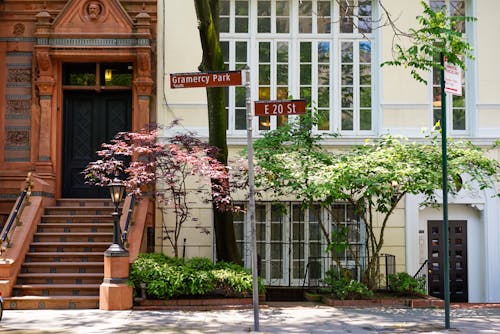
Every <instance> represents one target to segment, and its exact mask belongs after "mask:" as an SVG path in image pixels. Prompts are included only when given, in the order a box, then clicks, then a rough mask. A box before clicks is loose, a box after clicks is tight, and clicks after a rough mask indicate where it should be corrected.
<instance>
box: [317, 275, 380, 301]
mask: <svg viewBox="0 0 500 334" xmlns="http://www.w3.org/2000/svg"><path fill="white" fill-rule="evenodd" d="M323 281H324V283H326V284H327V285H328V287H327V288H325V289H324V291H325V292H327V293H330V294H332V295H333V296H335V297H336V298H338V299H340V300H344V299H364V298H370V297H372V296H373V292H372V291H371V290H370V289H368V287H367V286H366V285H365V284H363V283H361V282H358V281H356V280H354V279H352V278H351V277H350V275H349V272H345V271H338V270H328V271H327V272H326V273H325V278H324V280H323Z"/></svg>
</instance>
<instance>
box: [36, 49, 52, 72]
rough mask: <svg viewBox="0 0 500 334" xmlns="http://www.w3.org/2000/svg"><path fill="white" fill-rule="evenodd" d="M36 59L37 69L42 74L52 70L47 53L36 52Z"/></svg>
mask: <svg viewBox="0 0 500 334" xmlns="http://www.w3.org/2000/svg"><path fill="white" fill-rule="evenodd" d="M36 59H37V63H38V68H39V69H40V71H42V72H49V71H50V70H51V68H52V66H51V61H50V56H49V53H48V52H41V51H40V52H37V54H36Z"/></svg>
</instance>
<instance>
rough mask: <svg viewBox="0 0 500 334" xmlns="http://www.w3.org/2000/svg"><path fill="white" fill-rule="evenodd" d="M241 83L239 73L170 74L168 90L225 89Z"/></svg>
mask: <svg viewBox="0 0 500 334" xmlns="http://www.w3.org/2000/svg"><path fill="white" fill-rule="evenodd" d="M241 83H242V76H241V71H226V72H207V73H198V72H194V73H172V74H170V88H196V87H226V86H240V85H241Z"/></svg>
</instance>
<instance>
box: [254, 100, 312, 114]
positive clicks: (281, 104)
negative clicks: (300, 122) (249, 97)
mask: <svg viewBox="0 0 500 334" xmlns="http://www.w3.org/2000/svg"><path fill="white" fill-rule="evenodd" d="M305 113H306V100H278V101H255V116H279V115H299V114H305Z"/></svg>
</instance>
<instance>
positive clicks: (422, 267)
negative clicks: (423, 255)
mask: <svg viewBox="0 0 500 334" xmlns="http://www.w3.org/2000/svg"><path fill="white" fill-rule="evenodd" d="M428 262H429V259H427V260H425V261H424V263H422V265H421V266H420V268H418V270H417V272H416V273H415V275H413V278H417V276H418V275H419V274H421V273H420V272H421V271H422V269H424V266H425V265H426V264H427V263H428Z"/></svg>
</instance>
